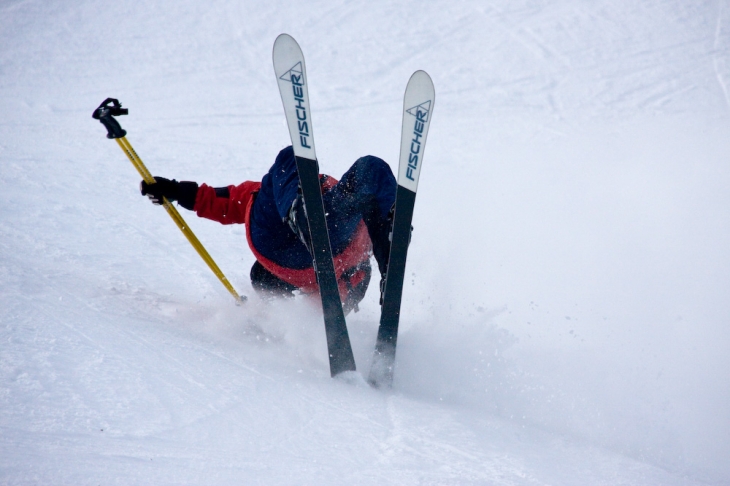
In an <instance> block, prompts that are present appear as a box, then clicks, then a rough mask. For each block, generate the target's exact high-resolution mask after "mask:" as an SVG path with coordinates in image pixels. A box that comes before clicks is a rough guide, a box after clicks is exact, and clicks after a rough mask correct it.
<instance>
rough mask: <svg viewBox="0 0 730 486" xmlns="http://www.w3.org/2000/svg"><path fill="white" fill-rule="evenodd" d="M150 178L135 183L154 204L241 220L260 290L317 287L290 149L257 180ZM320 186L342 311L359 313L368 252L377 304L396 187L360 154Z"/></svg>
mask: <svg viewBox="0 0 730 486" xmlns="http://www.w3.org/2000/svg"><path fill="white" fill-rule="evenodd" d="M155 181H156V183H155V184H147V183H146V182H144V181H142V182H141V184H140V190H141V193H142V195H143V196H147V197H148V198H149V199H150V200H151V201H152V202H153V203H154V204H162V198H163V197H165V198H167V200H168V201H170V202H173V201H177V202H178V204H179V205H180V206H182V207H184V208H185V209H188V210H191V211H195V212H196V214H197V215H198V216H199V217H202V218H207V219H212V220H213V221H218V222H219V223H221V224H245V225H246V238H247V240H248V245H249V247H250V248H251V251H252V252H253V254H254V256H255V257H256V262H255V263H254V264H253V267H252V268H251V284H252V285H253V287H254V289H255V290H256V291H257V292H258V293H259V294H260V295H262V296H264V297H265V298H271V297H275V296H281V297H291V296H293V295H294V294H293V292H294V291H296V290H299V291H301V292H302V293H305V294H314V293H316V292H318V287H317V279H316V276H315V272H314V268H313V266H312V254H311V244H310V237H309V226H308V223H307V219H306V209H305V207H304V204H303V199H302V195H301V191H300V189H299V177H298V175H297V166H296V160H295V158H294V151H293V149H292V147H291V146H289V147H287V148H285V149H283V150H282V151H281V152H279V154H278V156H277V157H276V161H275V162H274V165H272V166H271V168H270V169H269V172H268V173H267V174H266V175H264V177H263V178H262V179H261V182H256V181H246V182H243V183H241V184H239V185H237V186H234V185H230V186H228V187H219V188H213V187H210V186H208V185H207V184H202V185H198V184H197V183H196V182H189V181H182V182H178V181H176V180H174V179H173V180H169V179H165V178H163V177H155ZM320 185H321V187H322V199H323V202H324V207H325V214H326V215H327V227H328V230H329V238H330V245H331V247H332V255H333V260H334V265H335V273H336V275H337V282H338V285H339V290H340V297H341V299H342V303H343V310H344V312H345V313H346V314H347V313H349V312H350V311H351V310H353V309H354V310H355V311H356V312H357V310H358V309H357V305H358V303H359V302H360V301H361V300H362V299H363V297H364V296H365V292H366V290H367V287H368V284H369V283H370V277H371V273H372V271H371V268H370V256H371V255H374V256H375V260H376V261H377V264H378V269H379V270H380V274H381V289H380V290H381V303H382V290H383V289H382V287H383V282H384V279H385V275H386V272H387V265H388V257H389V253H390V241H389V233H390V230H391V222H392V216H393V211H392V210H393V207H394V203H395V194H396V185H397V183H396V180H395V177H394V176H393V173H392V171H391V170H390V167H389V166H388V164H386V163H385V162H384V161H383V160H382V159H379V158H377V157H374V156H371V155H368V156H365V157H361V158H359V159H358V160H357V161H356V162H355V163H354V164H353V165H352V167H350V169H349V170H347V172H345V174H344V175H343V176H342V179H341V180H340V181H339V182H338V181H336V180H334V179H333V178H332V177H329V176H326V175H321V176H320Z"/></svg>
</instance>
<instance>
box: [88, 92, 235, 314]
mask: <svg viewBox="0 0 730 486" xmlns="http://www.w3.org/2000/svg"><path fill="white" fill-rule="evenodd" d="M127 113H129V110H128V109H126V108H122V104H121V103H120V102H119V100H116V99H114V98H107V99H106V100H104V102H102V104H101V105H99V108H97V109H96V110H94V114H93V115H92V117H93V118H94V119H96V120H99V121H100V122H101V123H102V124H103V125H104V126H105V127H106V129H107V131H108V133H107V135H106V137H107V138H113V139H115V140H116V141H117V143H118V144H119V147H120V148H121V149H122V151H123V152H124V153H125V154H126V155H127V157H128V158H129V161H130V162H132V165H134V167H135V168H136V169H137V172H139V175H140V176H142V179H143V180H144V181H145V182H146V183H147V184H155V178H154V177H153V176H152V173H150V171H149V170H147V167H146V166H145V165H144V162H142V159H140V158H139V155H137V152H135V151H134V149H133V148H132V144H130V143H129V140H127V137H126V135H127V131H126V130H124V129H123V128H122V127H121V125H119V122H118V121H117V120H116V119H115V118H113V117H115V116H119V115H126V114H127ZM163 206H164V208H165V210H167V214H169V215H170V217H171V218H172V220H173V221H175V224H176V225H177V227H178V228H180V231H182V233H183V234H184V235H185V237H186V238H187V239H188V241H189V242H190V244H191V245H193V248H195V250H196V251H197V252H198V255H200V258H202V259H203V261H204V262H205V263H206V264H208V267H209V268H210V269H211V270H212V271H213V273H214V274H215V276H216V277H218V280H220V281H221V283H222V284H223V286H224V287H225V288H226V289H227V290H228V292H230V293H231V295H233V297H234V298H235V299H236V303H237V304H238V303H241V302H245V301H246V296H245V295H240V294H239V293H238V292H236V290H235V289H234V288H233V286H232V285H231V283H230V282H229V281H228V279H227V278H226V276H225V275H223V272H222V271H221V269H220V268H218V265H216V263H215V261H213V258H212V257H211V256H210V254H209V253H208V251H207V250H206V249H205V247H204V246H203V244H202V243H201V242H200V240H198V238H197V237H196V236H195V233H193V231H192V230H191V229H190V227H189V226H188V225H187V224H186V223H185V220H184V219H183V217H182V216H181V215H180V213H179V212H178V211H177V209H176V208H175V206H173V205H172V204H171V203H170V201H168V200H167V198H163Z"/></svg>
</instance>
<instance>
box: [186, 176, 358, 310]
mask: <svg viewBox="0 0 730 486" xmlns="http://www.w3.org/2000/svg"><path fill="white" fill-rule="evenodd" d="M323 180H324V183H323V185H322V192H323V193H325V192H327V191H328V190H330V189H331V188H332V187H333V186H334V185H335V184H336V183H337V181H336V180H334V179H333V178H332V177H324V178H323ZM265 181H266V179H265ZM261 186H262V183H261V182H254V181H246V182H244V183H242V184H239V185H237V186H234V185H230V186H228V187H227V188H214V187H211V186H209V185H207V184H202V185H200V186H199V187H198V191H197V194H196V197H195V206H194V208H193V210H194V211H195V212H196V214H197V215H198V216H200V217H202V218H207V219H211V220H213V221H217V222H219V223H221V224H245V225H246V239H247V241H248V245H249V247H250V248H251V251H252V252H253V254H254V256H255V257H256V260H258V261H259V263H261V265H263V267H264V268H266V270H268V271H269V272H271V273H272V274H274V275H275V276H277V277H278V278H280V279H281V280H283V281H285V282H287V283H289V284H291V285H294V286H295V287H297V288H299V289H300V290H301V291H302V292H304V293H314V292H317V291H318V290H319V289H318V286H317V278H316V276H315V272H314V268H313V267H312V261H311V257H309V259H308V260H305V259H302V258H301V256H300V257H299V258H296V257H294V258H292V257H291V256H292V255H294V256H296V255H301V252H302V249H304V251H306V248H305V247H304V245H303V244H302V243H301V241H299V239H298V238H297V237H296V235H294V234H293V232H292V231H291V230H290V229H289V226H288V224H286V223H285V222H283V221H281V219H280V218H278V217H276V218H274V217H270V216H268V215H267V211H266V209H267V208H266V207H265V206H264V204H265V203H264V202H262V201H259V203H260V204H255V203H256V200H257V196H258V194H259V192H260V190H261ZM257 213H260V214H257ZM252 227H254V231H258V233H256V237H254V235H253V234H252ZM262 230H264V232H262ZM266 231H269V232H268V233H266ZM330 231H331V230H330ZM262 235H264V236H262ZM255 240H256V243H255ZM345 241H346V242H347V243H346V246H344V248H333V249H332V251H333V261H334V266H335V273H336V275H337V281H338V284H339V288H340V296H341V297H342V299H343V301H344V300H345V298H346V296H347V292H348V287H351V286H355V285H357V284H358V283H360V281H361V280H362V279H363V278H365V274H364V272H361V273H360V274H359V275H358V274H357V273H356V274H355V275H354V276H348V277H347V278H344V277H343V275H344V274H345V273H346V272H348V271H350V272H351V271H352V269H354V268H357V267H359V266H361V264H363V263H364V262H366V261H368V260H369V259H370V255H372V243H371V241H370V236H369V235H368V231H367V228H366V226H365V223H364V222H363V221H362V220H361V221H360V222H359V224H358V225H357V226H356V228H355V230H354V232H353V233H352V234H351V235H348V237H347V239H346V240H345ZM303 261H306V263H302V262H303Z"/></svg>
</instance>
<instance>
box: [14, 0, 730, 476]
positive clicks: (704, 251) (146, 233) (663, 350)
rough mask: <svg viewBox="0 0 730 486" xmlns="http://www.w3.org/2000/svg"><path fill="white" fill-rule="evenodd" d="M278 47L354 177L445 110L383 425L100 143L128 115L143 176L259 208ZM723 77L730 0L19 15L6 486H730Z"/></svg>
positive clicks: (226, 260)
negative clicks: (290, 40)
mask: <svg viewBox="0 0 730 486" xmlns="http://www.w3.org/2000/svg"><path fill="white" fill-rule="evenodd" d="M281 32H288V33H289V34H291V35H293V36H294V37H295V38H296V39H297V40H298V41H299V43H300V44H301V45H302V47H303V49H304V52H305V55H306V56H307V66H308V71H309V77H310V82H311V83H310V96H311V104H312V110H313V119H314V123H315V126H316V128H315V133H316V139H317V148H318V155H319V157H320V164H321V165H322V167H323V169H325V170H326V171H327V172H329V173H331V174H333V175H335V176H337V175H339V174H341V173H342V172H343V171H344V170H346V168H347V167H348V166H349V164H351V163H352V162H353V161H354V160H355V159H356V158H357V157H359V156H361V155H364V154H368V153H371V154H374V155H378V156H381V157H383V158H384V159H386V160H387V161H389V162H390V164H391V165H392V166H393V167H396V165H397V160H396V159H397V152H398V137H399V129H400V119H399V113H400V108H401V99H402V98H401V97H402V91H403V89H404V87H405V83H406V81H407V80H408V77H409V76H410V74H411V73H412V72H413V71H415V70H416V69H424V70H426V71H428V72H429V73H430V74H431V76H432V78H433V80H434V83H435V86H436V93H437V101H436V107H435V112H434V118H433V122H432V127H431V131H430V134H429V142H428V149H427V152H426V157H425V161H426V168H425V171H424V172H423V177H422V178H421V184H420V192H419V200H418V204H417V208H416V215H415V221H414V226H415V231H414V236H413V244H412V246H411V250H410V255H409V267H408V271H409V275H410V276H411V277H412V278H410V279H409V285H408V286H407V287H406V290H405V295H404V303H403V306H404V307H403V308H404V311H405V315H404V317H403V322H402V332H401V337H400V340H399V346H400V347H399V352H398V363H397V366H398V368H397V372H396V380H395V386H394V389H393V390H392V392H387V393H386V392H379V391H374V390H371V389H369V388H368V387H367V386H362V385H359V384H358V383H357V382H355V383H347V382H344V381H341V380H332V379H330V378H329V373H328V368H327V360H326V352H325V343H324V332H323V326H322V322H321V317H320V316H318V315H317V313H316V311H314V310H313V309H311V308H310V307H309V306H308V305H307V304H306V303H305V302H301V301H297V302H292V303H287V304H285V305H280V306H276V307H272V306H267V305H266V304H264V303H262V302H260V301H258V300H257V299H256V298H255V296H253V295H252V294H253V291H252V289H251V287H250V284H249V282H248V270H249V268H250V266H251V264H252V263H253V257H252V256H251V254H250V252H249V251H248V250H247V249H246V244H245V236H244V228H243V227H223V226H220V225H217V224H215V223H213V222H210V221H204V220H200V219H197V218H195V217H194V215H193V214H191V213H188V212H184V214H183V216H184V217H186V219H187V221H188V222H189V224H190V226H191V227H192V228H193V230H194V231H195V232H196V234H197V235H198V237H199V238H200V239H201V241H203V243H204V244H205V245H206V247H207V248H208V250H209V251H210V253H211V254H212V256H213V257H214V258H215V259H216V261H217V262H218V264H219V265H220V267H221V268H222V270H223V271H224V272H225V273H226V275H227V276H228V278H229V279H230V280H231V282H232V283H233V285H234V286H235V287H236V288H237V290H238V291H239V292H241V293H244V294H248V295H249V296H250V297H251V299H250V302H249V304H247V305H246V306H244V307H236V306H234V305H233V302H232V299H231V298H230V295H228V293H227V292H226V291H225V289H224V288H223V287H222V286H221V285H220V283H219V282H218V281H217V280H216V278H215V277H214V276H213V275H212V273H211V272H210V271H209V270H208V269H207V267H206V266H205V265H204V264H203V262H201V261H200V259H199V258H198V256H197V255H196V254H195V252H194V251H193V250H192V249H191V248H190V247H189V245H188V243H187V242H186V241H185V239H184V238H183V237H182V236H181V235H180V234H179V231H178V230H177V229H176V228H175V227H174V225H173V224H172V222H170V221H169V218H168V217H167V216H166V215H165V214H164V211H162V210H161V209H159V208H155V207H153V206H151V205H150V204H149V203H148V202H147V200H146V199H144V198H141V197H140V196H139V194H138V192H137V184H138V176H137V175H136V173H135V172H134V169H133V168H132V166H131V165H130V164H129V163H128V162H127V161H126V158H125V157H124V155H123V154H122V153H121V151H120V150H119V149H118V148H117V147H116V144H115V143H114V142H111V141H109V140H106V139H105V137H104V129H103V127H102V126H101V125H99V123H98V122H96V121H95V120H92V119H91V116H90V115H91V112H92V111H93V109H94V108H95V107H96V106H97V105H98V104H99V103H100V102H101V101H102V100H103V99H104V98H106V97H107V96H113V97H117V98H119V99H120V100H122V102H123V103H124V105H125V106H127V107H129V108H130V115H129V116H128V117H126V118H123V119H121V120H120V121H121V122H122V124H123V126H124V127H125V128H126V129H127V130H128V132H129V135H128V139H129V140H130V142H131V143H132V144H133V146H134V147H135V149H136V150H137V152H138V153H139V155H140V156H141V157H142V159H143V160H144V161H145V162H146V163H147V165H148V166H149V168H150V170H151V171H152V172H153V173H155V174H159V175H164V176H168V177H175V178H177V179H179V180H196V181H199V182H207V183H209V184H212V185H225V184H229V183H239V182H241V181H243V180H245V179H257V178H259V177H260V176H261V175H262V174H263V173H264V172H265V170H266V169H267V168H268V166H269V165H270V164H271V162H272V161H273V158H274V156H275V155H276V153H277V152H278V150H279V149H281V148H282V147H284V146H285V145H287V143H288V141H287V138H288V135H287V131H286V127H285V122H284V117H283V113H282V109H281V103H280V100H279V98H278V93H277V89H276V83H275V80H274V77H273V70H272V68H271V46H272V43H273V41H274V39H275V38H276V36H277V35H278V34H279V33H281ZM729 55H730V5H728V3H727V2H725V1H722V0H720V1H718V2H703V1H696V2H681V1H679V0H664V1H661V0H649V1H645V2H632V1H628V0H613V1H605V0H601V1H597V2H579V1H576V0H558V1H555V2H547V1H541V0H517V1H507V0H494V1H492V2H488V3H487V2H477V1H463V2H447V1H440V0H436V1H432V2H416V1H413V0H404V1H402V2H391V1H370V2H358V1H344V0H339V1H308V2H303V3H299V4H291V3H290V2H283V1H279V0H272V1H269V2H234V1H231V0H210V1H208V2H193V1H190V0H179V1H177V2H170V1H168V2H165V1H161V0H150V1H148V2H144V3H140V2H131V1H129V0H119V1H117V2H99V1H92V0H76V1H73V2H71V1H68V0H59V1H56V2H41V1H39V0H4V1H3V2H1V3H0V113H2V115H3V116H2V119H0V158H1V159H2V163H1V165H0V181H1V183H2V188H3V190H2V191H1V192H0V207H1V208H2V213H0V248H1V251H0V343H1V344H0V346H1V347H0V483H2V484H343V483H352V484H499V485H513V484H514V485H523V484H524V485H527V484H529V485H533V484H541V485H542V484H546V485H547V484H560V485H563V484H566V485H569V484H575V485H585V484H606V485H609V484H610V485H617V484H642V485H644V484H657V485H659V484H660V485H695V484H727V483H729V482H730V466H728V461H727V457H729V456H730V376H728V373H727V370H728V368H729V367H730V358H728V354H727V349H728V344H730V330H729V328H730V326H729V324H730V302H728V299H727V296H728V291H729V290H730V258H729V255H728V248H729V247H730V195H729V194H728V190H727V187H728V186H729V183H730V168H729V166H728V156H729V155H730V137H728V136H727V133H728V129H730V93H729V92H728V89H729V86H730V61H729V60H728V56H729ZM376 293H377V292H375V291H374V290H371V292H370V293H369V295H368V296H367V297H366V300H365V302H364V303H363V305H362V311H361V312H360V313H358V314H354V315H351V316H349V317H348V326H349V328H350V334H351V337H352V340H353V347H354V351H355V357H356V360H357V362H358V366H359V370H360V371H361V372H367V370H368V367H369V359H370V355H371V352H372V346H373V343H374V340H375V333H376V327H377V320H378V315H379V314H378V313H379V307H378V305H377V295H376Z"/></svg>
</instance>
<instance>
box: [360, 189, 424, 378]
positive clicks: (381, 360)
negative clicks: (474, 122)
mask: <svg viewBox="0 0 730 486" xmlns="http://www.w3.org/2000/svg"><path fill="white" fill-rule="evenodd" d="M415 203H416V193H415V192H413V191H410V190H408V189H406V188H404V187H403V186H398V192H397V194H396V204H395V214H394V215H393V237H392V241H391V245H390V258H389V260H388V274H387V276H386V279H385V293H384V296H383V307H382V310H381V314H380V327H379V328H378V339H377V341H376V343H375V355H374V356H373V364H372V367H371V368H370V375H369V377H368V383H370V385H372V386H374V387H376V388H380V387H383V386H385V387H390V386H391V385H392V384H393V367H394V365H395V350H396V345H397V341H398V323H399V322H400V307H401V299H402V296H403V282H404V280H405V270H406V258H407V257H408V244H409V242H410V238H411V222H412V220H413V208H414V206H415Z"/></svg>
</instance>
